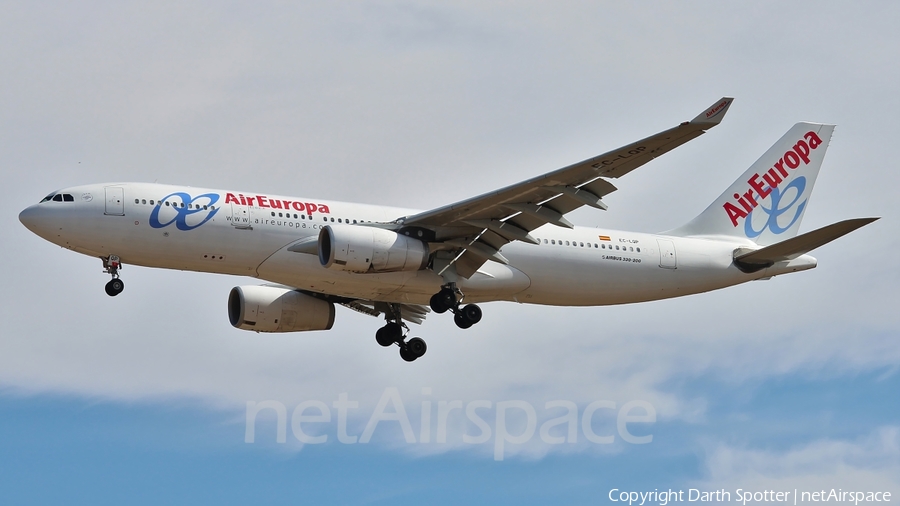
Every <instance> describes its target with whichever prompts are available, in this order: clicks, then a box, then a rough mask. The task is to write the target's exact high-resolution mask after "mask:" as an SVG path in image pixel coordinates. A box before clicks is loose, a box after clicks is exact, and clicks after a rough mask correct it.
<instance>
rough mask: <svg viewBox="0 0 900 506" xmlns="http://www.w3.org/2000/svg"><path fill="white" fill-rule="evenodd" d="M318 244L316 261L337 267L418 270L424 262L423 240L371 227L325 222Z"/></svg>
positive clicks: (375, 270) (426, 252)
mask: <svg viewBox="0 0 900 506" xmlns="http://www.w3.org/2000/svg"><path fill="white" fill-rule="evenodd" d="M318 247H319V263H321V264H322V265H323V266H324V267H326V268H329V269H336V270H341V271H349V272H397V271H419V270H422V269H424V268H425V266H426V265H427V264H428V246H427V245H426V244H425V243H424V242H422V241H420V240H418V239H413V238H412V237H407V236H403V235H400V234H398V233H396V232H391V231H390V230H384V229H380V228H375V227H364V226H354V225H337V226H335V225H326V226H325V227H322V230H321V231H320V232H319V245H318Z"/></svg>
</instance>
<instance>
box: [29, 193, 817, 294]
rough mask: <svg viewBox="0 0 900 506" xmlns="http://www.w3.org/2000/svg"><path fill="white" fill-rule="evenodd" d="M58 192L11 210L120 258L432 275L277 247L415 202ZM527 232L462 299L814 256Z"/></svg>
mask: <svg viewBox="0 0 900 506" xmlns="http://www.w3.org/2000/svg"><path fill="white" fill-rule="evenodd" d="M58 194H66V195H71V197H72V198H71V199H69V200H70V201H61V202H56V201H53V200H50V201H46V202H42V203H40V204H36V205H33V206H31V207H29V208H28V209H26V210H25V211H23V212H22V214H21V215H20V219H21V220H22V222H23V223H24V224H25V225H26V226H27V227H28V228H29V229H31V230H32V231H33V232H35V233H36V234H38V235H40V236H41V237H43V238H45V239H47V240H48V241H50V242H53V243H55V244H58V245H60V246H62V247H65V248H68V249H71V250H74V251H77V252H79V253H83V254H86V255H90V256H95V257H104V258H105V257H108V256H109V255H117V256H118V257H120V258H121V261H122V263H123V264H131V265H142V266H146V267H159V268H166V269H179V270H192V271H201V272H214V273H222V274H234V275H241V276H251V277H257V278H260V279H264V280H267V281H270V282H273V283H280V284H283V285H288V286H291V287H295V288H298V289H301V290H307V291H311V292H320V293H327V294H331V295H337V296H342V297H349V298H360V299H367V300H374V301H384V302H401V303H412V304H428V301H429V298H430V297H431V296H432V295H433V294H434V293H436V292H437V291H438V290H439V289H440V287H441V284H442V283H443V281H442V278H441V276H438V275H437V274H436V273H435V272H434V271H432V270H430V269H425V270H419V271H411V272H390V273H367V274H360V273H351V272H344V271H339V270H332V269H328V268H325V267H323V266H322V265H321V263H320V261H319V258H318V256H317V255H315V254H309V253H303V252H294V251H289V249H288V248H289V247H290V246H291V245H293V244H295V243H297V241H299V240H301V239H304V238H308V237H314V236H317V235H318V233H319V230H320V228H321V227H322V226H324V225H337V224H350V225H353V224H360V223H365V222H374V223H384V222H390V221H393V220H395V219H397V218H399V217H403V216H408V215H412V214H415V213H416V212H417V211H415V210H411V209H401V208H391V207H382V206H372V205H364V204H353V203H344V202H334V201H321V200H316V199H306V198H302V199H299V198H294V197H282V196H276V195H261V194H255V193H247V192H244V193H241V192H227V191H220V190H210V189H199V188H191V187H176V186H168V185H159V184H147V183H121V184H117V183H113V184H99V185H88V186H79V187H73V188H68V189H66V190H61V191H59V192H58ZM161 201H162V202H161ZM151 202H152V204H151ZM182 205H184V207H182ZM531 235H532V236H534V237H535V238H537V239H539V240H540V244H539V245H534V244H528V243H523V242H512V243H509V244H507V245H505V246H503V248H502V250H501V252H502V255H503V256H504V257H505V258H507V259H508V260H509V265H502V264H499V263H496V262H487V263H486V264H484V265H483V266H482V267H481V268H480V269H479V271H478V272H477V273H476V274H475V275H473V276H471V277H470V278H469V279H460V280H459V284H458V286H459V288H460V289H461V290H462V292H463V293H465V295H466V300H467V301H469V302H484V301H492V300H510V301H517V302H522V303H533V304H550V305H559V306H594V305H608V304H623V303H631V302H641V301H648V300H656V299H664V298H669V297H677V296H680V295H688V294H693V293H699V292H705V291H709V290H714V289H717V288H722V287H726V286H730V285H735V284H739V283H743V282H745V281H751V280H754V279H759V278H766V277H770V276H774V275H778V274H783V273H787V272H794V271H799V270H804V269H809V268H812V267H815V259H814V258H812V257H810V256H808V255H803V256H801V257H799V258H796V259H794V260H791V261H789V262H781V263H777V264H775V265H773V266H772V267H769V268H767V269H763V270H761V271H759V272H755V273H752V274H747V273H744V272H741V271H740V270H739V269H738V268H737V267H736V266H735V265H734V263H733V254H734V250H735V248H737V247H756V246H755V244H753V243H752V242H749V241H748V242H735V240H734V238H729V239H727V240H726V239H722V238H693V237H691V238H686V237H674V236H667V235H660V234H644V233H636V232H622V231H617V230H603V229H597V228H585V227H575V228H574V229H567V228H561V227H557V226H553V225H545V226H543V227H541V228H539V229H537V230H534V231H533V232H532V233H531Z"/></svg>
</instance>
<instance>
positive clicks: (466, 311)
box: [462, 304, 481, 327]
mask: <svg viewBox="0 0 900 506" xmlns="http://www.w3.org/2000/svg"><path fill="white" fill-rule="evenodd" d="M462 315H463V318H465V319H466V320H468V322H469V326H470V327H471V326H472V325H475V324H476V323H478V322H480V321H481V308H480V307H478V306H477V305H475V304H468V305H466V306H464V307H463V308H462Z"/></svg>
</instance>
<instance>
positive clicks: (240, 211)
mask: <svg viewBox="0 0 900 506" xmlns="http://www.w3.org/2000/svg"><path fill="white" fill-rule="evenodd" d="M231 225H232V226H233V227H234V228H253V227H251V226H250V206H242V205H241V204H239V203H236V202H232V203H231Z"/></svg>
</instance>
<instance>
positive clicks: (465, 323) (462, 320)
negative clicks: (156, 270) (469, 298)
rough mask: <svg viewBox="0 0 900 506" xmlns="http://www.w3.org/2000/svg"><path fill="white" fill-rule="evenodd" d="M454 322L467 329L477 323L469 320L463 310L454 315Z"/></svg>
mask: <svg viewBox="0 0 900 506" xmlns="http://www.w3.org/2000/svg"><path fill="white" fill-rule="evenodd" d="M453 322H454V323H456V326H457V327H459V328H461V329H467V328H469V327H471V326H472V325H475V324H474V323H472V322H470V321H469V320H467V319H466V317H465V316H464V315H463V313H461V312H460V313H456V314H455V315H453Z"/></svg>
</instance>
